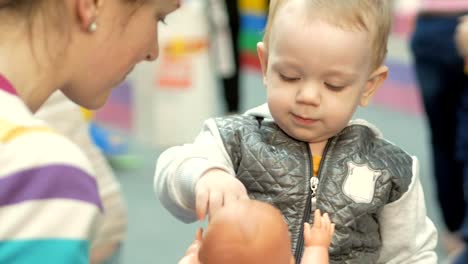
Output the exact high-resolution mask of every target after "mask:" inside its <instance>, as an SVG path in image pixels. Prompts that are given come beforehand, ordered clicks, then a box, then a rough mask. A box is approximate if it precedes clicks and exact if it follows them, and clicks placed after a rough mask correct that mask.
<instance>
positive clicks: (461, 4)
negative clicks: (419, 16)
mask: <svg viewBox="0 0 468 264" xmlns="http://www.w3.org/2000/svg"><path fill="white" fill-rule="evenodd" d="M421 10H423V11H429V12H431V11H433V12H463V11H468V1H467V0H422V2H421Z"/></svg>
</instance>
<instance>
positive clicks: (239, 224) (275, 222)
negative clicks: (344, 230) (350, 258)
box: [179, 200, 334, 264]
mask: <svg viewBox="0 0 468 264" xmlns="http://www.w3.org/2000/svg"><path fill="white" fill-rule="evenodd" d="M246 216H248V217H246ZM333 232H334V224H331V222H330V218H329V217H328V214H324V215H323V216H321V215H320V211H319V210H316V211H315V215H314V224H313V226H312V227H311V226H310V225H309V224H308V223H306V224H305V225H304V238H305V246H306V247H305V248H306V249H305V253H304V256H303V259H302V263H304V264H306V263H328V247H329V246H330V242H331V237H332V235H333ZM197 254H198V258H197ZM184 263H185V264H219V263H223V264H231V263H232V264H234V263H235V264H239V263H242V264H250V263H252V264H253V263H270V264H289V263H294V257H293V256H292V254H291V240H290V237H289V231H288V226H287V224H286V222H285V221H284V219H283V216H282V215H281V212H280V211H279V210H278V209H276V208H274V207H273V206H271V205H270V204H267V203H264V202H260V201H255V200H241V201H238V202H235V203H232V204H229V205H227V206H226V207H223V208H222V209H220V211H219V212H217V213H216V214H215V215H214V216H213V218H212V219H211V220H210V223H209V225H208V229H207V231H206V233H205V236H204V237H203V236H202V234H201V230H199V231H198V232H197V236H196V238H195V242H194V243H193V244H192V245H191V247H189V250H188V251H187V253H186V256H185V257H184V259H182V260H181V262H179V264H184Z"/></svg>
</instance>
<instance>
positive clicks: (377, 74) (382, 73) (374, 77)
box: [359, 65, 388, 107]
mask: <svg viewBox="0 0 468 264" xmlns="http://www.w3.org/2000/svg"><path fill="white" fill-rule="evenodd" d="M387 76H388V67H387V66H385V65H382V66H380V67H379V68H378V69H377V70H375V71H374V72H373V73H372V74H371V75H370V78H369V80H367V83H366V87H365V88H364V91H363V92H362V95H361V100H360V102H359V105H361V106H362V107H366V106H367V105H369V102H370V100H371V99H372V96H373V95H374V94H375V92H376V91H377V89H379V88H380V86H382V84H383V82H384V81H385V79H387Z"/></svg>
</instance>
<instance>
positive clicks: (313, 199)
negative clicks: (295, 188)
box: [294, 140, 331, 264]
mask: <svg viewBox="0 0 468 264" xmlns="http://www.w3.org/2000/svg"><path fill="white" fill-rule="evenodd" d="M330 142H331V140H328V141H327V144H326V145H325V148H324V150H323V154H322V160H321V161H320V164H319V170H318V173H317V177H315V176H314V160H313V159H312V151H311V150H310V146H309V144H308V143H306V144H307V154H308V155H309V161H310V162H309V166H310V169H309V170H310V176H311V177H310V188H309V195H308V197H307V203H306V208H305V212H304V217H303V218H302V222H301V224H302V225H301V229H300V232H301V233H299V238H298V240H297V245H296V252H295V254H294V258H295V259H296V264H300V263H301V259H302V254H303V251H304V225H303V224H304V223H305V222H306V221H308V219H310V214H311V212H314V211H315V209H317V196H318V190H319V184H320V178H321V177H320V176H321V172H322V164H323V162H324V161H325V157H326V153H327V152H328V148H329V145H330ZM321 213H323V212H321Z"/></svg>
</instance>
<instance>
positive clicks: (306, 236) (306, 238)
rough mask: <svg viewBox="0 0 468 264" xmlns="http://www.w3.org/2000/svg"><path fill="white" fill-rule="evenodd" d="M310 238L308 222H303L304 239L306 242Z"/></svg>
mask: <svg viewBox="0 0 468 264" xmlns="http://www.w3.org/2000/svg"><path fill="white" fill-rule="evenodd" d="M310 239H311V237H310V225H309V223H304V241H305V242H306V243H307V241H309V240H310Z"/></svg>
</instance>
